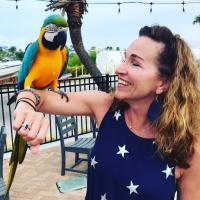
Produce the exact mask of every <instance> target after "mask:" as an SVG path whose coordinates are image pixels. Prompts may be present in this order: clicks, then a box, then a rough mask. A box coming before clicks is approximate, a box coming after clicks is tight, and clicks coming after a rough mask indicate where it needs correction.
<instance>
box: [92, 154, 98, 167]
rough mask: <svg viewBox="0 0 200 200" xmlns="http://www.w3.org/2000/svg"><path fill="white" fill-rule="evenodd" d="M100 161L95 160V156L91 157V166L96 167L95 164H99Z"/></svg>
mask: <svg viewBox="0 0 200 200" xmlns="http://www.w3.org/2000/svg"><path fill="white" fill-rule="evenodd" d="M97 163H98V162H97V161H96V160H95V156H94V157H93V158H91V166H93V167H94V168H95V165H96V164H97Z"/></svg>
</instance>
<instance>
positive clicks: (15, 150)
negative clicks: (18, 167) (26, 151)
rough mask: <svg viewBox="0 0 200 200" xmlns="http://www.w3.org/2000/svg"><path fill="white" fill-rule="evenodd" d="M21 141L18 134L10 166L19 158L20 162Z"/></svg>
mask: <svg viewBox="0 0 200 200" xmlns="http://www.w3.org/2000/svg"><path fill="white" fill-rule="evenodd" d="M19 140H20V136H19V135H18V134H17V133H16V135H15V140H14V144H13V150H12V154H11V157H10V162H9V165H11V164H12V162H14V161H15V160H16V158H17V161H18V157H19V156H18V155H19Z"/></svg>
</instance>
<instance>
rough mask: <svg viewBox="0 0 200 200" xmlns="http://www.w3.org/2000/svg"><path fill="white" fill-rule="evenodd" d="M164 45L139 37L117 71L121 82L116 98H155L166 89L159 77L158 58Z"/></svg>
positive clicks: (129, 48)
mask: <svg viewBox="0 0 200 200" xmlns="http://www.w3.org/2000/svg"><path fill="white" fill-rule="evenodd" d="M163 48H164V44H163V43H159V42H156V41H154V40H152V39H151V38H148V37H144V36H142V37H139V38H138V39H137V40H135V41H134V42H133V43H132V44H131V45H130V46H129V47H128V49H127V51H126V53H125V61H124V62H123V63H121V64H120V66H119V67H118V68H117V70H116V74H117V75H118V76H119V81H118V84H117V87H116V91H115V97H116V98H118V99H123V100H137V99H150V100H152V99H153V98H155V96H156V94H160V93H162V92H163V91H164V89H165V86H164V85H165V84H164V82H163V81H162V79H161V78H160V76H159V73H158V64H157V58H158V56H159V54H160V52H162V50H163Z"/></svg>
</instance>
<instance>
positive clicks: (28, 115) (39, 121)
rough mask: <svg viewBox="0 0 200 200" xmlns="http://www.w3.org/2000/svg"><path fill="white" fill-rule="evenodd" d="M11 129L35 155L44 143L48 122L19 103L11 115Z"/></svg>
mask: <svg viewBox="0 0 200 200" xmlns="http://www.w3.org/2000/svg"><path fill="white" fill-rule="evenodd" d="M13 116H14V121H13V128H14V130H15V131H17V134H19V135H20V136H22V138H23V139H24V140H25V141H27V143H28V144H29V145H30V147H31V152H32V153H37V152H38V150H39V146H40V143H42V142H44V140H45V136H46V134H47V130H48V126H49V122H48V120H47V119H46V118H45V116H44V114H43V113H41V112H35V111H34V110H33V109H32V108H31V107H30V106H29V105H28V104H26V103H23V102H20V103H19V104H18V105H17V108H16V110H15V111H14V113H13Z"/></svg>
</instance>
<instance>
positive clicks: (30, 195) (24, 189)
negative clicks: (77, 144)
mask: <svg viewBox="0 0 200 200" xmlns="http://www.w3.org/2000/svg"><path fill="white" fill-rule="evenodd" d="M67 155H68V156H69V162H68V164H69V163H73V161H74V154H71V153H67ZM60 158H61V156H60V146H59V145H58V146H56V147H49V148H46V149H42V150H40V152H39V153H38V154H36V155H33V154H31V153H28V154H27V155H26V158H25V160H24V162H23V164H21V165H18V168H17V172H16V175H15V179H14V182H13V185H12V187H11V190H10V200H55V199H56V200H64V199H65V200H66V199H70V200H84V197H85V192H86V189H82V190H78V191H74V192H67V193H60V192H59V190H58V189H57V186H56V182H57V181H60V180H64V179H68V178H70V177H73V176H77V175H79V174H77V173H71V172H67V173H66V174H65V176H61V175H60V165H61V164H60V163H61V161H60ZM8 163H9V158H5V159H4V167H3V169H4V172H3V173H4V179H5V181H7V176H8V172H9V170H8V169H9V165H8ZM80 167H81V168H84V169H85V168H86V167H87V163H86V162H83V163H82V164H81V165H80Z"/></svg>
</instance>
